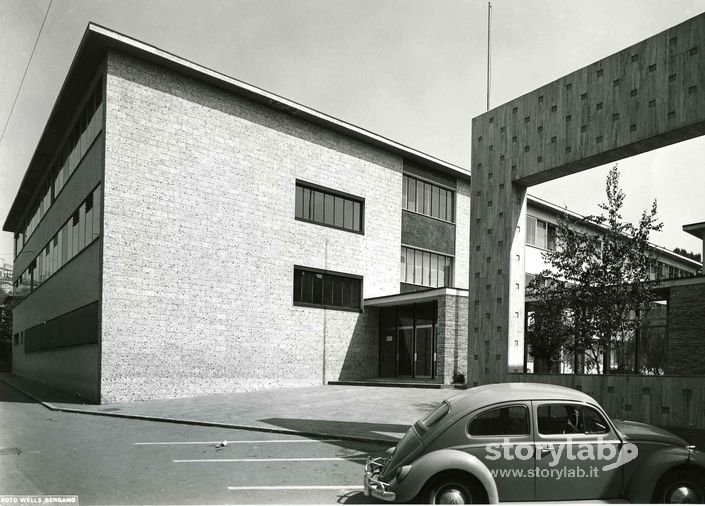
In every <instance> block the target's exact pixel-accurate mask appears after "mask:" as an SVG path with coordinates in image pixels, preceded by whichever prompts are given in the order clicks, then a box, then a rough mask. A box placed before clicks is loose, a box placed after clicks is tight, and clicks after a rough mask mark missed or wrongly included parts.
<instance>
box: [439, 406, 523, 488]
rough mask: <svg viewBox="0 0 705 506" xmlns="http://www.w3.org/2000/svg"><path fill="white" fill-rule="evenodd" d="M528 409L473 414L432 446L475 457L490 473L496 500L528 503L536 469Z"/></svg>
mask: <svg viewBox="0 0 705 506" xmlns="http://www.w3.org/2000/svg"><path fill="white" fill-rule="evenodd" d="M530 412H531V405H530V404H529V403H522V402H513V403H507V404H495V405H493V406H489V407H487V408H484V409H480V410H475V411H472V412H470V413H468V414H467V415H464V416H462V417H460V418H459V419H458V421H456V422H455V423H454V424H453V425H452V426H451V427H448V429H446V430H445V431H444V432H443V434H441V435H439V437H438V438H437V439H436V440H435V441H434V442H433V443H432V444H431V448H429V451H431V450H438V449H443V448H451V449H454V450H459V451H463V452H466V453H468V454H470V455H474V456H475V457H477V458H478V459H479V460H480V461H481V462H482V463H483V464H484V465H485V466H486V467H487V468H488V469H489V471H490V473H491V474H492V476H493V478H494V480H495V482H496V484H497V492H498V494H499V500H500V501H502V502H504V501H531V500H533V498H534V479H533V474H532V471H533V468H534V466H535V459H534V448H533V437H534V436H533V430H532V424H531V423H530Z"/></svg>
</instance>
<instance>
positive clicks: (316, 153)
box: [101, 53, 402, 402]
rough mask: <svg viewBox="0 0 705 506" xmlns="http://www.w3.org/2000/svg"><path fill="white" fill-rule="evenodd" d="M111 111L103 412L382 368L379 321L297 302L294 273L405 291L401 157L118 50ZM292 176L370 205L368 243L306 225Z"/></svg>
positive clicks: (374, 290) (373, 289)
mask: <svg viewBox="0 0 705 506" xmlns="http://www.w3.org/2000/svg"><path fill="white" fill-rule="evenodd" d="M106 107H107V108H106V160H105V183H104V192H105V207H104V213H105V229H104V259H103V294H102V296H103V322H102V325H103V327H102V328H103V332H102V338H103V345H102V385H101V388H102V400H103V401H104V402H112V401H118V400H135V399H147V398H168V397H180V396H191V395H199V394H207V393H213V392H223V391H231V390H254V389H263V388H268V387H292V386H304V385H314V384H321V383H322V382H323V381H324V380H328V379H337V377H350V376H354V375H359V376H360V377H369V376H371V375H373V374H374V372H376V368H377V364H376V359H375V358H374V357H373V359H372V360H363V359H361V358H360V356H359V354H357V355H356V353H355V352H356V350H363V349H366V348H367V347H369V348H371V349H373V350H374V353H371V355H376V344H377V336H376V330H375V331H374V332H372V333H370V332H368V330H369V328H375V329H376V322H374V321H370V318H368V316H367V315H366V313H362V314H360V313H351V312H342V311H324V310H322V309H316V308H303V307H294V306H293V304H292V293H293V266H294V265H295V264H296V265H303V266H310V267H314V268H320V269H328V270H333V271H340V272H347V273H351V274H357V275H362V276H364V297H375V296H380V295H387V294H391V293H395V292H396V291H397V290H398V287H399V244H400V229H401V213H400V211H399V210H400V209H401V191H400V189H401V185H402V161H401V158H400V157H398V156H396V155H392V154H389V153H387V152H385V151H382V150H379V149H376V148H372V147H370V146H368V145H365V144H363V143H361V142H358V141H355V140H352V139H349V138H346V137H343V136H341V135H340V134H336V133H333V132H330V131H328V130H325V129H323V128H320V127H317V126H315V125H312V124H309V123H306V122H304V121H301V120H298V119H297V118H295V117H292V116H291V115H288V114H286V113H284V112H281V111H277V110H275V109H272V108H268V107H265V106H262V105H259V104H255V103H252V102H249V101H247V100H246V99H243V98H240V97H236V96H233V95H230V94H228V93H225V92H223V91H221V90H219V89H216V88H213V87H210V86H208V85H205V84H203V83H200V82H196V81H194V80H192V79H190V78H187V77H184V76H181V75H178V74H175V73H172V72H170V71H166V70H164V69H161V68H159V67H155V66H153V65H151V64H148V63H145V62H142V61H138V60H135V59H133V58H131V57H127V56H124V55H121V54H117V53H111V54H110V55H109V57H108V77H107V101H106ZM296 179H301V180H305V181H308V182H311V183H315V184H319V185H322V186H326V187H329V188H333V189H337V190H340V191H343V192H347V193H350V194H353V195H356V196H359V197H363V198H365V234H364V235H358V234H353V233H349V232H345V231H341V230H335V229H331V228H328V227H323V226H319V225H314V224H310V223H303V222H299V221H295V220H294V199H295V180H296ZM370 181H374V184H370ZM324 336H325V350H324ZM367 340H369V342H368V341H367ZM324 353H325V356H326V362H325V364H324V362H323V356H324ZM368 354H369V353H368ZM365 368H369V371H368V370H365ZM324 369H325V378H324Z"/></svg>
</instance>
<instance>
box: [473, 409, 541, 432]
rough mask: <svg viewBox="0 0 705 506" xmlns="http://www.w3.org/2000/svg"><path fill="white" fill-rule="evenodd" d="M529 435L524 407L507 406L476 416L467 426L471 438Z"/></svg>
mask: <svg viewBox="0 0 705 506" xmlns="http://www.w3.org/2000/svg"><path fill="white" fill-rule="evenodd" d="M528 433H529V410H528V409H526V406H507V407H503V408H498V409H493V410H491V411H487V412H485V413H482V414H481V415H478V416H476V417H475V418H473V419H472V421H471V422H470V425H469V426H468V434H470V435H471V436H520V435H526V434H528Z"/></svg>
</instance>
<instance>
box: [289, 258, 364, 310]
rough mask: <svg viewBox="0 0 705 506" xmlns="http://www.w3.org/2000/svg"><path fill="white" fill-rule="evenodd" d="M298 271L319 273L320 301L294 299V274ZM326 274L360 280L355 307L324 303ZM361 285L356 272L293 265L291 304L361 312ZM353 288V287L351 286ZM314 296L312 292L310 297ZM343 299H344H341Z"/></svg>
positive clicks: (362, 300) (362, 284) (362, 305)
mask: <svg viewBox="0 0 705 506" xmlns="http://www.w3.org/2000/svg"><path fill="white" fill-rule="evenodd" d="M298 271H303V272H308V273H311V274H321V275H322V276H323V277H322V278H321V283H320V285H321V293H320V300H321V302H320V303H316V302H303V301H297V300H296V291H295V289H296V275H297V272H298ZM326 276H329V277H330V278H329V279H331V278H333V277H335V278H346V279H349V280H351V281H353V282H356V281H359V282H360V297H359V303H358V305H357V306H356V307H349V306H335V305H331V304H326V303H325V300H324V294H323V290H324V289H325V287H326V285H327V283H326ZM363 286H364V278H363V276H359V275H357V274H350V273H347V272H338V271H329V270H325V269H317V268H315V267H307V266H305V265H294V272H293V278H292V287H291V292H292V300H293V305H294V306H298V307H310V308H318V309H331V310H334V311H348V312H351V313H362V311H363V309H364V295H363ZM352 289H353V290H354V288H352ZM313 296H315V294H313V293H312V297H313ZM343 301H344V299H343Z"/></svg>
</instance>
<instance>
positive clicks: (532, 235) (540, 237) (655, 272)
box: [526, 216, 694, 280]
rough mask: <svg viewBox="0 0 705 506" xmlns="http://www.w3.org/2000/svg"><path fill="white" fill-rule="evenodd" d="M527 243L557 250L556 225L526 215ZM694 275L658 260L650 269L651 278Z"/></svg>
mask: <svg viewBox="0 0 705 506" xmlns="http://www.w3.org/2000/svg"><path fill="white" fill-rule="evenodd" d="M526 244H528V245H531V246H536V247H537V248H541V249H546V250H551V251H555V250H556V225H554V224H553V223H548V222H546V221H543V220H540V219H538V218H535V217H534V216H527V217H526ZM688 276H694V273H693V272H690V271H687V270H685V269H681V268H679V267H675V266H673V265H668V264H666V263H665V262H661V261H658V262H657V265H655V266H652V267H651V269H650V271H649V279H652V280H654V279H673V278H685V277H688Z"/></svg>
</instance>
